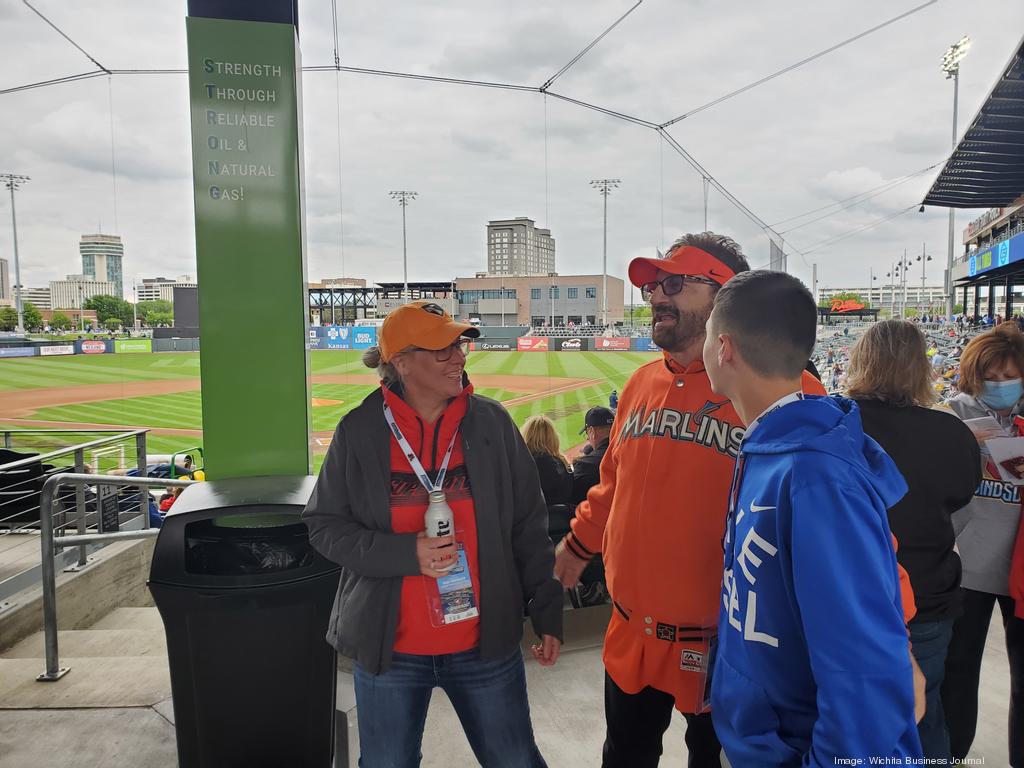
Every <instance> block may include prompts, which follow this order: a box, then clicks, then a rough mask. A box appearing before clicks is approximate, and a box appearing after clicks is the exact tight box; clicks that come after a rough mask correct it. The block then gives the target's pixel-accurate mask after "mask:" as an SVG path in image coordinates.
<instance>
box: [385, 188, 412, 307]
mask: <svg viewBox="0 0 1024 768" xmlns="http://www.w3.org/2000/svg"><path fill="white" fill-rule="evenodd" d="M388 195H389V196H390V197H391V199H392V200H397V201H398V204H399V205H400V206H402V283H403V284H404V290H403V291H402V303H403V304H404V303H405V302H407V301H408V300H409V257H408V254H407V252H406V247H405V208H406V206H408V205H409V202H410V201H412V200H415V199H416V195H417V193H416V192H408V191H406V190H404V189H400V190H395V191H392V192H388Z"/></svg>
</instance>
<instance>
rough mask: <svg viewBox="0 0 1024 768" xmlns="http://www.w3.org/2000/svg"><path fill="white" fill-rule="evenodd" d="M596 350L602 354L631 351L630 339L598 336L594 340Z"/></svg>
mask: <svg viewBox="0 0 1024 768" xmlns="http://www.w3.org/2000/svg"><path fill="white" fill-rule="evenodd" d="M594 349H596V350H598V351H600V352H625V351H628V350H629V339H622V338H618V337H609V336H598V337H597V338H596V339H594Z"/></svg>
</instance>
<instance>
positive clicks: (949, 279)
mask: <svg viewBox="0 0 1024 768" xmlns="http://www.w3.org/2000/svg"><path fill="white" fill-rule="evenodd" d="M970 47H971V38H969V37H968V36H967V35H964V36H963V37H961V38H960V39H959V40H957V41H956V42H955V43H953V44H952V45H951V46H949V48H948V49H947V50H946V53H945V55H944V56H943V57H942V71H943V72H945V73H946V79H947V80H949V79H951V78H952V80H953V141H952V148H953V151H954V152H955V151H956V108H957V98H958V96H959V94H960V61H961V60H962V59H963V58H964V56H966V55H967V51H968V50H969V49H970ZM955 219H956V210H955V209H954V208H953V207H952V206H950V208H949V252H948V253H947V254H946V277H945V281H944V283H945V284H944V285H943V288H942V290H943V292H944V293H945V294H946V319H947V320H952V319H953V241H954V239H955V237H956V235H955V233H954V231H953V230H954V227H955V226H956V223H955Z"/></svg>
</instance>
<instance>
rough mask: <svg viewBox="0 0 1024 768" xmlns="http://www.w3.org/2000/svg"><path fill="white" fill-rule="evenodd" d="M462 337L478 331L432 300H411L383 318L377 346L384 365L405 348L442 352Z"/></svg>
mask: <svg viewBox="0 0 1024 768" xmlns="http://www.w3.org/2000/svg"><path fill="white" fill-rule="evenodd" d="M461 336H468V337H469V338H471V339H476V338H479V337H480V329H479V328H477V327H476V326H474V325H470V324H469V323H459V322H456V321H455V319H454V318H453V317H452V316H451V315H449V314H448V313H447V312H445V311H444V307H442V306H441V305H440V304H438V303H437V302H435V301H430V300H427V301H414V302H411V303H409V304H403V305H402V306H400V307H399V308H398V309H396V310H395V311H394V312H391V313H390V314H389V315H388V316H387V317H386V318H384V325H383V326H381V329H380V336H379V337H378V340H377V341H378V344H379V346H380V359H381V360H383V361H384V362H385V363H388V362H391V358H392V357H394V356H395V355H397V354H398V353H399V352H401V351H402V350H403V349H405V348H406V347H419V348H420V349H444V348H445V347H447V346H450V345H452V344H454V343H455V340H456V339H458V338H460V337H461Z"/></svg>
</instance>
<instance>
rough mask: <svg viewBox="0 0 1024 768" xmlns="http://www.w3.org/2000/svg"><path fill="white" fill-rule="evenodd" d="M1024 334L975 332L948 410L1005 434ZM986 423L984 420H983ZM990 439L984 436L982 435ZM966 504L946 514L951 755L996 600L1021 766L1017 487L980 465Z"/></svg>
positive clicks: (964, 723)
mask: <svg viewBox="0 0 1024 768" xmlns="http://www.w3.org/2000/svg"><path fill="white" fill-rule="evenodd" d="M1022 374H1024V334H1022V333H1021V331H1020V328H1019V327H1018V325H1017V323H1015V322H1012V321H1011V322H1007V323H1002V324H1000V325H998V326H997V327H996V328H994V329H993V330H991V331H988V332H987V333H982V334H980V335H979V336H975V337H974V338H973V339H971V341H970V342H969V343H968V344H967V346H966V347H965V348H964V352H963V355H962V356H961V357H960V384H959V388H960V394H958V395H956V396H955V397H954V398H952V399H951V400H950V401H949V403H948V404H949V407H950V408H952V409H953V411H954V412H955V413H956V415H957V416H959V417H960V418H961V419H964V420H965V421H970V420H972V419H980V418H985V417H989V419H994V420H995V421H996V422H998V424H999V427H1000V428H1001V429H1002V430H1003V433H1004V435H1005V436H1007V437H1012V436H1016V434H1017V429H1016V428H1015V426H1014V418H1015V417H1016V416H1017V415H1018V414H1020V413H1022V411H1024V387H1022V386H1021V377H1022ZM990 423H991V422H990ZM989 437H991V435H989ZM985 478H986V480H988V481H989V482H984V483H982V484H981V485H980V486H979V488H978V493H977V494H976V495H975V496H974V498H973V499H972V500H971V503H970V504H969V505H968V506H967V507H966V508H965V509H964V510H963V511H962V512H959V513H958V514H957V515H956V516H955V517H954V519H953V525H954V527H955V529H956V533H957V539H956V543H957V548H958V549H959V551H960V557H961V559H962V560H963V566H964V575H963V614H962V615H961V616H960V617H959V618H958V619H957V620H956V624H955V625H954V626H953V639H952V641H951V642H950V644H949V658H948V659H947V661H946V681H945V682H944V683H943V685H942V702H943V706H944V707H945V709H946V723H947V725H948V727H949V735H950V745H951V746H952V750H953V757H955V758H960V759H962V758H964V757H965V756H966V755H967V752H968V751H969V750H970V748H971V743H972V742H973V741H974V735H975V730H976V728H977V723H978V685H979V683H980V679H981V660H982V656H983V655H984V653H985V640H986V637H987V635H988V629H989V625H990V624H991V620H992V611H993V610H994V608H995V606H996V604H998V605H999V609H1000V611H1001V612H1002V615H1003V629H1004V631H1005V633H1006V653H1007V656H1008V658H1009V662H1010V718H1009V732H1010V743H1009V751H1010V765H1011V766H1024V618H1020V615H1019V614H1018V615H1015V614H1014V600H1013V598H1012V597H1011V596H1010V564H1011V561H1012V558H1013V545H1014V540H1015V538H1016V536H1017V529H1018V527H1019V525H1020V517H1021V515H1020V497H1019V490H1020V489H1019V488H1015V487H1014V486H1013V484H1012V483H1009V482H1005V481H1004V480H1003V478H1001V477H998V476H996V475H995V474H994V473H992V472H990V471H989V470H987V469H986V471H985Z"/></svg>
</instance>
